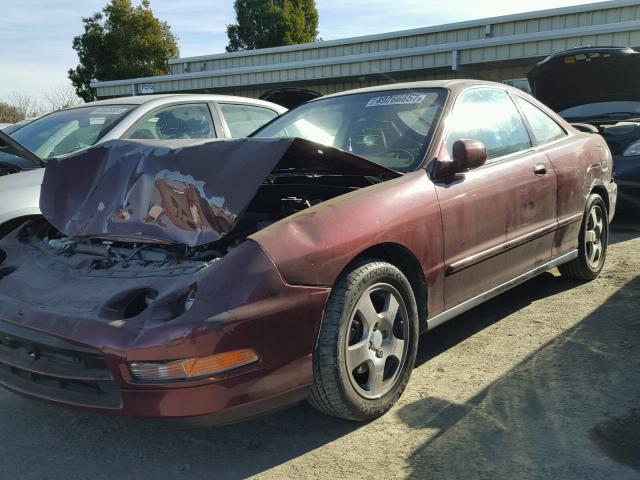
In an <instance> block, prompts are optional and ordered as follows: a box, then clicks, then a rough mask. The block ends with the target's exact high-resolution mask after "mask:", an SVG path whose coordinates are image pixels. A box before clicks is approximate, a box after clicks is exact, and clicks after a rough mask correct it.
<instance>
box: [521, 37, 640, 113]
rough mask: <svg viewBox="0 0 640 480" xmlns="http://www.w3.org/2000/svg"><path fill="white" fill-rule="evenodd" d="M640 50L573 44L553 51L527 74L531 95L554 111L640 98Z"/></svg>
mask: <svg viewBox="0 0 640 480" xmlns="http://www.w3.org/2000/svg"><path fill="white" fill-rule="evenodd" d="M639 74H640V53H638V52H636V51H635V50H633V49H632V48H629V47H624V48H623V47H602V48H576V49H572V50H566V51H564V52H559V53H556V54H553V55H551V56H549V57H547V58H545V59H544V60H543V61H541V62H540V63H538V64H537V65H536V66H535V67H534V68H533V69H531V70H530V71H529V73H528V74H527V78H528V79H529V84H530V85H531V90H532V91H533V95H534V96H535V97H536V98H537V99H538V100H540V101H541V102H542V103H544V104H546V105H547V106H548V107H550V108H551V109H553V110H555V111H561V110H564V109H567V108H570V107H574V106H576V105H583V104H585V103H595V102H609V101H616V100H638V99H640V83H638V75H639Z"/></svg>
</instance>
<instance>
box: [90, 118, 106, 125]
mask: <svg viewBox="0 0 640 480" xmlns="http://www.w3.org/2000/svg"><path fill="white" fill-rule="evenodd" d="M106 121H107V118H106V117H91V118H89V125H104V123H105V122H106Z"/></svg>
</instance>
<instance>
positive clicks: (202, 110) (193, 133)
mask: <svg viewBox="0 0 640 480" xmlns="http://www.w3.org/2000/svg"><path fill="white" fill-rule="evenodd" d="M122 138H126V139H138V140H176V139H207V138H216V128H215V125H214V122H213V117H212V116H211V110H210V109H209V105H208V104H207V103H205V102H202V103H180V104H172V105H168V106H165V107H160V108H158V109H156V110H153V111H152V112H150V113H148V114H146V115H145V116H144V117H142V118H141V119H140V120H138V121H136V122H135V123H134V124H133V125H132V126H131V127H130V128H129V129H128V130H127V132H126V133H125V134H124V135H123V137H122Z"/></svg>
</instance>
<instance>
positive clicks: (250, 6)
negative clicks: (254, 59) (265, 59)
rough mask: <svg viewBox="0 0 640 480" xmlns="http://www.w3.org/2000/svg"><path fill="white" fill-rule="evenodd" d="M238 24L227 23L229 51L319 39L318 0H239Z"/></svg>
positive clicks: (236, 3)
mask: <svg viewBox="0 0 640 480" xmlns="http://www.w3.org/2000/svg"><path fill="white" fill-rule="evenodd" d="M233 7H234V9H235V11H236V23H234V24H233V25H227V36H228V37H229V45H227V52H237V51H238V50H253V49H256V48H268V47H279V46H281V45H296V44H299V43H308V42H315V41H316V40H317V37H318V10H317V9H316V2H315V0H235V2H234V4H233Z"/></svg>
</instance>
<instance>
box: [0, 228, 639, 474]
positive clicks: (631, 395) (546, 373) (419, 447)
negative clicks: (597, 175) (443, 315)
mask: <svg viewBox="0 0 640 480" xmlns="http://www.w3.org/2000/svg"><path fill="white" fill-rule="evenodd" d="M628 216H630V215H628ZM611 241H612V245H611V247H610V250H609V257H608V259H607V264H606V266H605V270H604V271H603V273H602V275H601V276H600V277H599V278H598V279H597V280H595V281H593V282H591V283H588V284H579V283H575V282H572V281H568V280H565V279H563V278H561V277H560V276H559V274H558V272H557V271H555V270H554V271H551V272H548V273H546V274H543V275H541V276H539V277H537V278H535V279H533V280H531V281H529V282H527V283H526V284H523V285H521V286H519V287H517V288H516V289H514V290H512V291H510V292H508V293H506V294H503V295H502V296H500V297H497V298H495V299H493V300H491V301H490V302H488V303H486V304H484V305H482V306H480V307H478V308H476V309H474V310H472V311H469V312H467V313H466V314H464V315H462V316H461V317H459V318H457V319H455V320H452V321H451V322H449V323H448V324H445V325H444V326H442V327H439V328H438V329H436V330H434V331H432V332H430V333H429V334H427V335H426V336H424V337H423V338H422V340H421V342H420V348H419V353H418V361H417V365H416V368H415V370H414V372H413V377H412V379H411V382H410V383H409V387H408V389H407V391H406V392H405V394H404V396H403V397H402V399H401V400H400V402H399V403H398V405H396V406H395V407H394V408H393V409H392V410H391V411H390V412H389V413H388V414H387V415H385V416H384V417H382V418H380V419H378V420H376V421H374V422H371V423H368V424H354V423H350V422H345V421H340V420H335V419H332V418H328V417H324V416H322V415H321V414H319V413H316V412H315V411H314V410H313V409H311V408H310V407H308V406H306V405H300V406H297V407H294V408H291V409H289V410H286V411H282V412H278V413H275V414H272V415H268V416H265V417H261V418H259V419H255V420H251V421H248V422H245V423H242V424H238V425H230V426H224V427H210V426H202V425H196V426H194V425H184V424H179V423H173V422H166V421H161V420H158V421H155V420H139V419H127V418H111V417H106V416H98V415H93V414H87V413H84V412H76V411H72V410H65V409H62V408H58V407H54V406H50V405H47V404H44V403H40V402H35V401H31V400H26V399H23V398H21V397H19V396H17V395H14V394H12V393H9V392H6V391H4V390H0V478H5V479H68V480H71V479H83V480H85V479H91V480H94V479H95V480H98V479H137V480H145V479H158V480H160V479H173V478H189V479H205V478H206V479H226V478H245V477H251V476H255V477H258V478H277V479H290V478H322V479H327V478H330V479H339V478H371V479H374V478H375V479H389V478H416V479H418V478H419V479H440V478H442V479H454V478H487V479H496V478H500V479H502V478H504V479H514V478H518V479H538V478H544V479H547V478H548V479H585V478H589V479H600V478H601V479H635V478H640V226H639V225H638V224H633V223H631V221H630V220H629V218H626V219H625V218H621V219H619V220H617V221H616V223H615V224H614V227H613V232H612V237H611Z"/></svg>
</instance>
